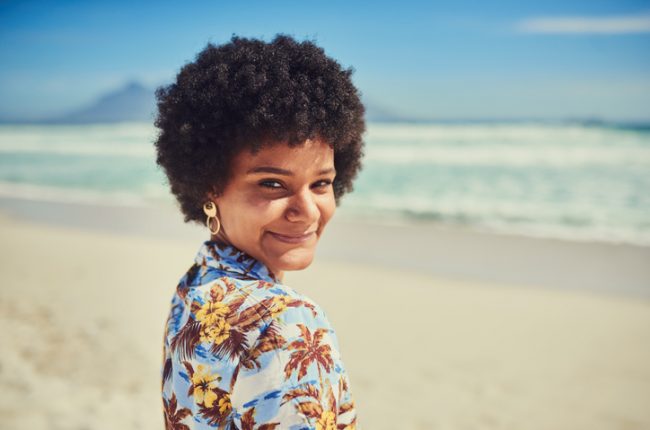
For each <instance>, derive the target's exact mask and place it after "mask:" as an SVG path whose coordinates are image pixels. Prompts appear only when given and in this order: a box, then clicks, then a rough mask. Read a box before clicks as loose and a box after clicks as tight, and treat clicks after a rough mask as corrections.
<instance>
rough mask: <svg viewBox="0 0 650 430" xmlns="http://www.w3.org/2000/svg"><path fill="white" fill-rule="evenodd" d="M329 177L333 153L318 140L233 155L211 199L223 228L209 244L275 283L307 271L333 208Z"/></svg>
mask: <svg viewBox="0 0 650 430" xmlns="http://www.w3.org/2000/svg"><path fill="white" fill-rule="evenodd" d="M334 172H335V170H334V151H333V149H332V148H331V147H330V146H329V145H328V144H327V143H325V142H324V141H322V140H311V139H308V140H307V141H305V143H304V144H302V145H300V146H296V147H293V148H291V147H289V146H287V145H285V144H283V143H277V144H275V145H271V146H268V147H264V148H263V149H262V150H260V151H259V152H258V153H257V154H253V153H251V152H248V151H245V152H242V153H240V154H238V155H237V156H236V157H234V159H233V167H232V176H231V178H230V181H229V182H228V184H227V185H226V187H225V188H224V190H223V192H222V194H221V195H220V196H212V197H211V198H212V200H213V201H215V202H216V203H217V207H218V208H219V215H220V216H219V218H220V222H221V225H222V228H221V229H220V230H219V233H218V234H217V235H213V237H212V240H221V241H222V242H225V243H230V244H232V245H234V246H235V247H236V248H238V249H244V250H246V251H247V253H248V254H250V255H255V256H256V257H257V259H258V260H260V261H261V262H263V263H264V264H265V265H266V266H267V267H268V268H269V269H270V270H271V271H272V272H273V273H274V274H275V275H276V276H277V277H278V278H279V279H282V277H283V272H284V271H285V270H300V269H304V268H306V267H307V266H308V265H309V264H310V263H311V261H312V259H313V257H314V251H315V249H316V243H317V242H318V239H319V238H320V236H321V234H322V233H323V230H324V228H325V225H326V224H327V222H328V221H329V219H330V218H331V217H332V215H333V214H334V210H335V208H336V202H335V199H334V191H333V188H332V184H333V182H334V178H335V174H334ZM223 226H227V227H223Z"/></svg>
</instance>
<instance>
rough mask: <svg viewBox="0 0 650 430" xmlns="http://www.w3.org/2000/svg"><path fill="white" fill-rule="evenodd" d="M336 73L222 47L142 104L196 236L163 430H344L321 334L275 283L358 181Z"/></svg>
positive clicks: (346, 387) (331, 64) (294, 296)
mask: <svg viewBox="0 0 650 430" xmlns="http://www.w3.org/2000/svg"><path fill="white" fill-rule="evenodd" d="M351 73H352V71H351V70H344V69H342V68H341V66H340V65H339V64H338V63H337V62H336V61H334V60H333V59H331V58H329V57H327V56H326V55H325V54H324V52H323V50H322V49H321V48H319V47H317V46H316V45H315V44H314V43H312V42H309V41H304V42H300V43H299V42H297V41H295V40H294V39H292V38H290V37H288V36H284V35H278V36H276V37H275V38H274V40H273V41H272V42H270V43H266V42H263V41H261V40H257V39H243V38H239V37H233V38H232V40H231V41H230V42H229V43H227V44H224V45H221V46H214V45H211V44H208V46H207V47H206V48H205V49H204V50H203V51H202V52H200V53H199V55H198V56H197V58H196V61H194V62H192V63H189V64H187V65H185V66H184V67H183V68H182V69H181V71H180V73H179V74H178V76H177V79H176V82H174V83H173V84H171V85H169V86H168V87H162V88H159V89H158V91H157V92H156V95H157V98H158V117H157V119H156V126H157V127H158V128H159V129H160V133H159V135H158V138H157V140H156V142H155V145H156V150H157V162H158V164H159V165H160V166H161V167H162V168H163V170H164V171H165V173H166V175H167V178H168V180H169V183H170V186H171V191H172V193H173V194H174V195H175V196H176V198H177V200H178V202H179V204H180V209H181V211H182V212H183V214H184V215H185V221H186V222H189V221H193V222H199V223H205V224H206V227H207V229H208V230H209V233H210V239H209V240H206V241H205V242H203V244H202V245H201V246H200V248H199V252H198V253H197V255H196V257H195V258H194V263H193V264H192V266H191V267H190V269H189V270H188V271H187V273H185V274H184V275H183V276H182V278H181V280H180V282H179V284H178V286H177V288H176V291H175V294H173V296H172V300H171V310H170V313H169V316H168V318H167V322H166V327H165V336H164V344H163V365H162V369H161V377H162V400H163V410H164V418H165V426H166V428H167V429H178V430H181V429H182V430H187V429H207V428H220V429H251V430H252V429H273V428H282V429H284V428H287V429H289V428H296V429H298V428H300V429H328V430H334V429H354V428H357V427H356V424H357V412H356V408H355V404H354V400H353V399H352V395H351V388H350V381H349V378H348V375H347V372H346V369H345V366H344V365H343V361H342V358H341V353H340V351H339V344H338V340H337V336H336V333H335V331H334V329H333V327H332V326H331V324H330V322H329V321H328V319H327V317H326V316H325V312H324V311H323V309H322V308H321V307H320V306H319V305H318V304H317V303H315V302H313V301H312V300H311V299H309V298H308V297H307V296H305V295H303V294H301V293H299V292H297V291H296V290H293V289H292V288H290V287H288V286H287V285H285V284H284V283H283V278H284V273H285V271H291V270H300V269H304V268H306V267H307V266H309V265H310V264H311V262H312V260H313V258H314V252H315V250H316V246H317V243H318V240H319V239H320V237H321V236H322V234H323V232H324V230H325V226H326V225H327V223H328V221H329V220H330V219H331V217H332V216H333V214H334V212H335V210H336V207H337V205H338V204H339V202H340V198H341V196H342V195H343V194H344V193H345V192H348V191H351V190H352V181H353V180H354V178H355V177H356V176H357V173H358V171H359V169H360V167H361V157H362V148H363V140H362V134H363V132H364V131H365V122H364V118H363V115H364V107H363V105H362V103H361V101H360V98H359V93H358V91H357V90H356V88H355V87H354V85H353V84H352V82H351V80H350V75H351Z"/></svg>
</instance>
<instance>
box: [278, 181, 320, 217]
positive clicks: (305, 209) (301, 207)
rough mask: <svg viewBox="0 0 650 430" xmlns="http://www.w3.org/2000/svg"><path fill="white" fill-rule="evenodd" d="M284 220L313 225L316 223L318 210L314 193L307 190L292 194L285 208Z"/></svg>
mask: <svg viewBox="0 0 650 430" xmlns="http://www.w3.org/2000/svg"><path fill="white" fill-rule="evenodd" d="M285 216H286V218H287V220H288V221H290V222H303V223H305V224H310V225H311V224H314V223H316V222H317V221H318V217H319V216H320V210H319V209H318V204H317V201H316V196H315V195H314V193H313V192H312V191H311V190H309V189H307V190H303V191H300V192H297V193H296V194H294V195H293V196H292V197H291V199H290V200H289V205H288V206H287V210H286V214H285Z"/></svg>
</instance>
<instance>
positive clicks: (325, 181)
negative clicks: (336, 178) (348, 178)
mask: <svg viewBox="0 0 650 430" xmlns="http://www.w3.org/2000/svg"><path fill="white" fill-rule="evenodd" d="M330 185H332V181H331V180H330V179H323V180H321V181H317V182H315V183H314V184H313V185H312V187H314V188H325V187H328V186H330Z"/></svg>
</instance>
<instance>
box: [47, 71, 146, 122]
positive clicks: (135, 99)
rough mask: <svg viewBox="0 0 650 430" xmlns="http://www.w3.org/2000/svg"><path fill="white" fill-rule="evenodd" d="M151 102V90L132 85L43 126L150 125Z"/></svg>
mask: <svg viewBox="0 0 650 430" xmlns="http://www.w3.org/2000/svg"><path fill="white" fill-rule="evenodd" d="M155 100H156V99H155V96H154V92H153V90H151V89H148V88H146V87H144V86H143V85H141V84H140V83H138V82H135V81H133V82H129V83H127V84H126V85H125V86H124V87H122V88H120V89H118V90H116V91H113V92H110V93H108V94H105V95H104V96H102V97H100V98H99V99H97V101H95V102H94V103H92V104H91V105H90V106H87V107H85V108H82V109H78V110H75V111H72V112H70V113H68V114H65V115H62V116H60V117H55V118H51V119H49V120H46V121H43V122H46V123H50V124H53V123H57V124H59V123H63V124H87V123H107V122H108V123H110V122H122V121H134V122H135V121H143V122H152V121H153V118H154V110H155V107H156V102H155Z"/></svg>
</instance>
